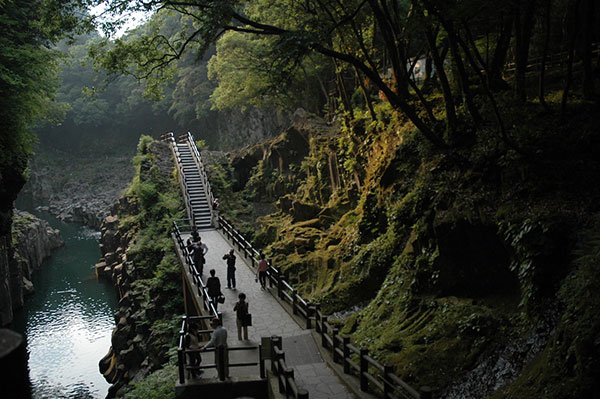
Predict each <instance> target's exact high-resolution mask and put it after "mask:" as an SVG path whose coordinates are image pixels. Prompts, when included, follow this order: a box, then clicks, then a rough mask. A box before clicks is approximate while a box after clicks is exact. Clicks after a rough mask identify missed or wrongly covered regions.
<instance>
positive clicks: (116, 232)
mask: <svg viewBox="0 0 600 399" xmlns="http://www.w3.org/2000/svg"><path fill="white" fill-rule="evenodd" d="M139 149H140V154H138V155H139V156H138V157H136V159H137V160H138V161H136V162H139V163H138V176H136V178H134V182H133V183H132V185H131V186H130V188H129V190H128V192H127V194H125V195H124V196H123V197H122V198H120V199H119V200H118V202H117V203H116V204H115V205H114V206H113V207H112V208H111V210H110V215H109V216H107V217H106V218H105V219H104V222H103V223H102V227H101V233H102V235H101V238H100V249H101V252H102V258H101V260H100V262H99V263H98V264H97V265H96V273H97V276H98V277H99V278H106V279H109V280H111V281H112V283H113V284H114V285H115V287H116V289H117V292H118V295H119V310H118V311H117V312H116V313H115V322H116V327H115V329H114V330H113V334H112V339H111V348H110V350H109V352H108V354H107V355H106V356H105V357H104V358H103V359H102V360H101V361H100V364H99V367H100V372H101V373H102V374H103V375H104V377H105V378H106V380H107V381H108V382H109V383H111V384H113V385H112V386H111V388H110V389H109V394H108V396H109V397H113V396H115V395H117V393H119V394H120V393H122V392H123V391H125V390H127V389H129V387H127V383H129V382H130V381H132V380H133V381H139V380H140V379H142V378H144V376H146V375H147V374H148V373H149V372H151V371H153V370H156V369H158V368H160V367H161V366H162V365H163V364H164V363H165V362H166V361H167V360H168V356H167V350H168V349H170V348H172V347H173V346H174V343H173V340H174V339H175V337H176V331H174V330H173V329H172V328H171V324H172V320H174V319H175V318H174V315H178V314H181V313H182V311H183V310H182V303H181V301H182V299H181V294H180V287H179V284H180V281H179V280H180V279H181V271H180V266H179V264H178V263H177V261H176V260H175V257H174V255H173V254H174V248H173V240H172V239H171V238H170V236H169V232H168V229H169V228H170V226H171V223H172V220H173V219H176V218H178V217H182V216H183V212H184V211H183V203H182V202H181V194H180V192H179V187H178V183H177V181H176V180H175V178H174V176H173V164H172V161H171V153H170V149H169V147H168V146H167V145H166V144H164V143H161V142H151V143H150V144H142V142H140V148H139ZM159 193H160V194H159ZM173 326H174V324H173Z"/></svg>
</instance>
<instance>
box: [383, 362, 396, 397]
mask: <svg viewBox="0 0 600 399" xmlns="http://www.w3.org/2000/svg"><path fill="white" fill-rule="evenodd" d="M393 373H394V367H392V366H385V365H384V366H383V397H384V398H387V397H388V396H390V395H391V394H392V392H394V386H393V385H392V380H391V379H390V377H389V376H390V375H391V374H393Z"/></svg>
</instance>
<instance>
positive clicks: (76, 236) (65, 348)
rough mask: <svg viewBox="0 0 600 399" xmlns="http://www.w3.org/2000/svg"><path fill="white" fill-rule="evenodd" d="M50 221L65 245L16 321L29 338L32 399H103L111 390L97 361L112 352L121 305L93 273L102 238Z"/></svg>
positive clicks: (48, 263)
mask: <svg viewBox="0 0 600 399" xmlns="http://www.w3.org/2000/svg"><path fill="white" fill-rule="evenodd" d="M43 217H44V219H46V220H48V218H47V216H46V215H44V216H43ZM49 221H50V220H49ZM50 222H51V225H53V227H55V228H59V229H60V230H61V233H62V236H63V239H64V240H65V244H66V245H65V247H63V248H61V249H59V250H57V251H56V252H55V253H54V254H53V255H52V257H51V258H50V259H48V260H47V261H46V262H44V264H43V265H42V269H41V270H40V271H39V272H38V273H37V275H35V276H34V279H33V283H34V287H35V294H34V296H33V297H32V298H29V300H28V301H27V303H26V309H25V310H24V311H22V312H21V313H20V314H18V315H17V318H16V321H15V328H16V329H17V330H19V331H21V332H23V333H24V334H25V335H26V337H27V346H28V352H29V370H30V371H29V374H30V379H31V382H32V385H33V388H32V391H33V397H34V398H103V397H105V396H106V393H107V391H108V386H109V385H108V383H107V382H106V381H105V380H104V378H103V377H102V375H101V374H100V372H99V371H98V362H99V361H100V359H101V358H102V357H103V356H104V355H105V354H106V352H107V351H108V349H109V347H110V337H111V333H112V329H113V327H114V319H113V312H114V309H115V307H116V304H117V300H116V295H115V293H114V289H113V287H112V286H110V284H105V283H100V282H98V281H96V279H95V277H94V274H93V266H94V264H95V263H96V262H97V261H98V258H99V256H100V253H99V248H98V237H99V233H98V232H96V231H94V230H92V229H89V228H87V227H80V226H77V225H74V224H68V223H63V222H60V221H57V220H55V219H53V220H51V221H50Z"/></svg>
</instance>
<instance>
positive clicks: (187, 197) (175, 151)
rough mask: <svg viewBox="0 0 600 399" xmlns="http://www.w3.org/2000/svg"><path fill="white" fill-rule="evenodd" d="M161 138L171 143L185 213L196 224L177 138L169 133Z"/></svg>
mask: <svg viewBox="0 0 600 399" xmlns="http://www.w3.org/2000/svg"><path fill="white" fill-rule="evenodd" d="M160 138H161V140H163V141H166V142H168V143H169V147H170V148H171V154H172V155H173V161H174V162H175V167H176V168H177V178H178V180H179V184H180V185H181V188H182V191H183V196H184V202H185V211H186V213H187V215H188V217H189V218H190V219H191V220H192V222H195V221H194V213H193V211H192V200H191V198H190V194H189V190H188V186H187V183H186V181H185V173H184V171H183V166H182V162H181V155H180V154H179V150H178V149H177V145H176V144H175V136H174V134H173V132H168V133H165V134H163V135H162V136H160Z"/></svg>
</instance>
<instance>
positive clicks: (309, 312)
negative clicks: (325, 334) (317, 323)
mask: <svg viewBox="0 0 600 399" xmlns="http://www.w3.org/2000/svg"><path fill="white" fill-rule="evenodd" d="M314 310H315V309H314V306H313V305H312V303H307V304H306V329H307V330H310V329H311V328H312V316H313V313H314Z"/></svg>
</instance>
